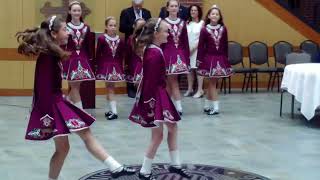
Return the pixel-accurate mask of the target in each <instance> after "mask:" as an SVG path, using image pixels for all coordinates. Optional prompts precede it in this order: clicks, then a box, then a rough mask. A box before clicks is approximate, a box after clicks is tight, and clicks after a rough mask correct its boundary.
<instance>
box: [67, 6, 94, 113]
mask: <svg viewBox="0 0 320 180" xmlns="http://www.w3.org/2000/svg"><path fill="white" fill-rule="evenodd" d="M81 15H82V9H81V6H80V2H78V1H72V2H71V3H70V4H69V12H68V17H67V30H68V32H69V34H70V35H69V39H68V43H67V45H66V47H65V49H66V51H69V52H71V56H70V58H69V60H68V61H64V62H63V78H64V79H66V80H67V81H68V83H69V87H70V91H69V95H68V99H69V100H71V102H73V103H74V105H75V106H77V107H79V108H81V109H82V102H81V96H80V85H81V82H83V81H90V80H95V77H94V73H93V71H92V70H91V67H90V64H89V61H91V60H92V59H93V56H94V54H93V50H92V48H91V46H90V41H92V38H91V35H90V27H89V26H88V25H87V24H85V23H84V22H83V19H82V17H81Z"/></svg>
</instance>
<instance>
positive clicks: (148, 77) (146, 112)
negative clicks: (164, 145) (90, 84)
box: [129, 18, 191, 180]
mask: <svg viewBox="0 0 320 180" xmlns="http://www.w3.org/2000/svg"><path fill="white" fill-rule="evenodd" d="M167 37H168V24H166V23H165V21H163V20H161V19H160V18H159V19H156V18H153V19H150V20H148V22H147V23H146V25H145V26H144V28H143V31H142V33H141V35H140V36H139V38H138V41H137V44H136V47H139V48H144V47H146V50H145V53H144V56H143V78H142V82H141V84H140V86H139V89H138V94H137V97H138V98H139V100H137V102H136V104H135V105H134V107H133V110H132V112H131V114H130V116H129V119H130V120H131V121H133V122H135V123H138V124H140V125H141V126H142V127H146V128H152V129H151V133H152V138H151V142H150V145H149V147H148V149H147V152H146V155H145V157H144V160H143V164H142V168H141V170H140V173H139V177H140V179H146V180H150V179H152V180H154V179H155V178H154V177H153V176H152V173H151V166H152V161H153V158H154V156H155V154H156V152H157V149H158V147H159V145H160V144H161V142H162V138H163V127H164V126H166V127H167V128H168V147H169V152H170V157H171V165H170V167H169V171H170V172H172V173H178V174H180V175H181V176H182V177H186V178H190V177H191V176H190V174H189V173H188V172H187V171H186V170H185V169H183V168H182V167H181V162H180V156H179V151H178V142H177V141H178V140H177V136H178V126H177V122H178V121H179V120H180V116H179V113H178V112H177V110H176V108H175V107H174V104H173V103H172V101H171V98H170V96H169V95H168V93H167V91H166V66H165V60H164V56H163V53H162V50H161V49H160V45H161V44H163V43H166V42H167ZM140 50H141V49H140ZM138 51H139V50H138Z"/></svg>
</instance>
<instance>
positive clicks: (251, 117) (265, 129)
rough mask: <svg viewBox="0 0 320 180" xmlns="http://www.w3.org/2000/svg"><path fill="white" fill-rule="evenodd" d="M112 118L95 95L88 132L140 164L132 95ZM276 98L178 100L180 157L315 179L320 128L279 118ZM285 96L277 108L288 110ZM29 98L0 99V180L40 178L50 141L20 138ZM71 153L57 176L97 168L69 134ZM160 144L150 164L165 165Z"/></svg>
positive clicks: (287, 179)
mask: <svg viewBox="0 0 320 180" xmlns="http://www.w3.org/2000/svg"><path fill="white" fill-rule="evenodd" d="M118 99H119V107H118V109H119V114H120V119H119V120H117V121H112V122H110V121H106V120H105V118H104V106H105V100H104V97H102V96H98V97H97V109H96V110H91V111H90V112H91V113H93V114H95V116H96V117H97V121H96V123H95V124H94V125H93V127H92V131H93V132H94V134H95V136H96V137H97V138H98V139H99V140H100V141H101V143H102V144H103V146H104V147H106V148H107V149H108V151H109V152H110V153H111V154H112V155H113V156H114V157H115V158H116V159H118V160H119V161H121V162H123V163H125V164H140V163H141V161H142V157H143V155H144V150H145V149H146V146H147V143H148V141H149V134H150V132H149V130H148V129H144V128H141V127H139V126H137V125H135V124H133V123H131V122H129V121H128V120H127V116H128V114H129V112H130V110H131V107H132V104H133V100H132V99H129V98H127V97H126V96H124V95H123V96H118ZM279 100H280V95H279V94H277V93H258V94H250V93H248V94H241V93H235V94H231V95H222V96H221V114H220V115H218V116H216V117H208V116H207V115H204V114H202V100H201V99H196V100H195V99H192V98H185V99H184V100H183V105H184V112H185V113H184V116H183V121H182V122H181V123H180V124H179V128H180V132H179V141H180V142H179V144H180V151H181V156H182V159H183V162H185V163H194V164H208V165H216V166H224V167H230V168H235V169H240V170H244V171H249V172H253V173H257V174H260V175H263V176H267V177H269V178H271V179H274V180H319V179H320V171H319V169H320V129H319V128H318V127H317V126H315V125H310V124H309V123H307V122H306V121H305V120H304V119H303V118H302V117H297V118H296V119H294V120H292V119H290V118H289V114H288V113H287V114H284V118H280V117H279V114H278V112H279ZM289 101H290V98H289V96H286V102H285V105H286V107H285V109H284V111H285V112H289V107H290V105H289ZM30 104H31V97H0V114H1V117H0V132H1V136H0V179H1V180H2V179H3V180H20V179H24V180H46V179H47V173H48V162H49V160H50V157H51V155H52V153H53V150H54V145H53V142H52V141H46V142H30V141H25V140H24V133H25V128H26V125H27V122H28V121H27V119H26V115H28V112H29V107H30ZM70 142H71V152H70V154H69V156H68V158H67V160H66V162H65V165H64V167H63V170H62V174H61V179H63V180H76V179H79V178H80V177H81V176H83V175H85V174H88V173H90V172H93V171H96V170H99V169H103V168H105V167H104V165H103V164H102V163H100V162H99V161H97V160H95V159H94V158H93V157H92V156H91V155H89V154H88V152H87V150H86V149H85V147H84V145H83V143H82V142H81V140H80V138H79V137H77V136H76V135H71V136H70ZM168 161H169V154H168V152H167V146H166V143H165V142H164V143H163V144H162V145H161V147H160V149H159V151H158V154H157V156H156V159H155V162H168Z"/></svg>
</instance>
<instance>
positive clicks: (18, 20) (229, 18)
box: [0, 0, 305, 89]
mask: <svg viewBox="0 0 320 180" xmlns="http://www.w3.org/2000/svg"><path fill="white" fill-rule="evenodd" d="M46 1H48V0H0V4H1V6H0V24H1V25H2V28H1V30H0V49H1V48H16V46H17V44H16V41H15V38H14V35H15V33H16V32H17V31H19V30H22V29H25V28H27V27H33V26H37V25H38V24H39V23H40V22H41V21H42V20H43V19H44V16H43V15H41V14H40V8H41V7H42V6H43V4H44V2H46ZM83 1H84V2H85V3H86V4H87V6H88V7H89V8H90V9H91V10H92V13H91V15H89V16H88V17H87V19H86V21H87V23H88V24H89V25H91V27H92V29H93V30H94V31H97V32H101V31H103V30H104V19H105V17H107V16H110V15H112V16H115V17H116V18H117V19H119V16H120V11H121V9H123V8H124V7H129V6H130V4H131V0H83ZM50 2H52V4H53V5H54V6H60V5H61V2H62V1H61V0H50ZM215 3H216V4H218V5H219V6H220V7H221V9H222V11H223V15H224V18H225V23H226V25H227V27H228V29H229V39H230V40H235V41H238V42H240V43H241V44H243V45H244V46H247V45H248V44H249V43H250V42H252V41H255V40H260V41H263V42H266V43H267V44H268V45H270V46H271V45H272V44H273V43H275V42H276V41H278V40H286V41H289V42H291V43H292V44H294V45H298V44H299V43H300V42H301V41H303V40H304V39H305V37H303V36H302V35H300V34H299V33H298V32H296V31H295V30H294V29H293V28H291V27H290V26H288V25H287V24H286V23H284V22H283V21H281V20H280V19H279V18H277V17H276V16H274V15H273V14H272V13H270V12H269V11H267V10H266V9H264V8H263V7H262V6H260V5H259V4H258V3H256V1H255V0H204V5H203V7H204V11H205V14H206V12H207V10H208V9H209V7H211V5H212V4H215ZM163 4H164V0H145V7H146V8H148V9H149V10H151V12H152V15H153V16H158V14H159V9H160V7H161V6H162V5H163ZM271 60H272V59H271ZM34 65H35V62H33V61H20V60H19V59H14V60H6V59H0V89H31V88H32V87H33V74H34ZM235 80H236V81H239V77H235ZM123 85H124V84H120V85H118V86H123ZM103 86H104V85H103V83H97V87H103Z"/></svg>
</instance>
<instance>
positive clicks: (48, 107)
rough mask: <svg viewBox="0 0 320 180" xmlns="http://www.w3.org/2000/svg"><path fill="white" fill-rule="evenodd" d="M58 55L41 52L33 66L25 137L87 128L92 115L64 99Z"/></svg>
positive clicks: (66, 133)
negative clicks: (31, 98) (30, 103)
mask: <svg viewBox="0 0 320 180" xmlns="http://www.w3.org/2000/svg"><path fill="white" fill-rule="evenodd" d="M61 83H62V64H61V62H60V60H59V58H57V57H55V56H51V55H48V54H43V53H41V54H40V55H39V57H38V60H37V63H36V69H35V80H34V92H33V103H32V110H31V114H30V118H29V124H28V127H27V132H26V136H25V138H26V139H28V140H47V139H50V138H52V137H56V136H65V135H68V134H69V133H70V132H74V131H79V130H82V129H85V128H88V127H89V126H90V125H91V124H92V123H93V122H94V121H95V119H94V117H92V116H91V115H89V114H87V113H86V112H84V111H83V110H81V109H79V108H77V107H76V106H74V105H72V104H71V103H70V102H69V101H67V100H65V99H64V98H63V96H62V91H61Z"/></svg>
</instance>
